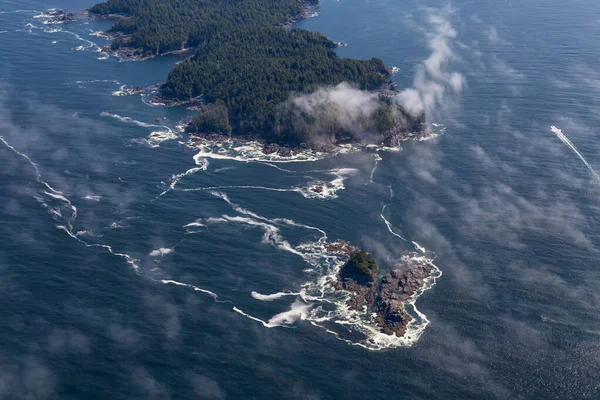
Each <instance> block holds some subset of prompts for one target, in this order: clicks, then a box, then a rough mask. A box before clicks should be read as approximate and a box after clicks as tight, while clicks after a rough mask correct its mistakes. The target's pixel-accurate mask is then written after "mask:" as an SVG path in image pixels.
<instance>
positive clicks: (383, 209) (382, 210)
mask: <svg viewBox="0 0 600 400" xmlns="http://www.w3.org/2000/svg"><path fill="white" fill-rule="evenodd" d="M387 206H388V204H385V205H384V206H383V207H382V208H381V214H379V216H380V217H381V219H382V220H383V222H384V223H385V226H386V227H387V229H388V231H389V232H390V233H391V234H392V235H394V236H396V237H397V238H400V239H402V240H404V241H405V242H408V240H406V239H405V238H404V237H402V236H401V235H400V234H398V233H396V232H395V231H394V227H393V226H392V224H391V223H390V221H388V220H387V219H386V218H385V217H384V215H383V212H384V211H385V209H386V207H387Z"/></svg>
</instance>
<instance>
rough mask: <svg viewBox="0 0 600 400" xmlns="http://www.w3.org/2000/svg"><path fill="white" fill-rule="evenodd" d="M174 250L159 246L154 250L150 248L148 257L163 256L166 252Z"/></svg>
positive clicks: (169, 252)
mask: <svg viewBox="0 0 600 400" xmlns="http://www.w3.org/2000/svg"><path fill="white" fill-rule="evenodd" d="M174 251H175V249H174V248H168V247H161V248H159V249H156V250H152V251H151V252H150V254H149V255H150V257H163V256H166V255H167V254H171V253H173V252H174Z"/></svg>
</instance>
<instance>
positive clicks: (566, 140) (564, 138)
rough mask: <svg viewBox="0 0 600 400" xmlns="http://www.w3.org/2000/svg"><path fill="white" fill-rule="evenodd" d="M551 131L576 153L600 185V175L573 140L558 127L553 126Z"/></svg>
mask: <svg viewBox="0 0 600 400" xmlns="http://www.w3.org/2000/svg"><path fill="white" fill-rule="evenodd" d="M550 130H551V131H552V132H553V133H554V134H555V135H556V136H557V137H558V138H559V139H560V140H561V141H562V142H563V143H564V144H565V145H567V147H568V148H570V149H571V151H573V153H575V155H576V156H577V157H578V158H579V159H580V160H581V162H582V163H583V165H585V166H586V168H587V169H588V170H589V171H590V172H591V174H592V176H593V177H594V179H595V180H596V182H598V183H600V175H598V173H597V172H596V171H595V170H594V168H592V166H591V165H590V163H588V162H587V160H586V159H585V157H584V156H583V154H581V153H580V152H579V150H577V147H575V145H574V144H573V142H571V140H569V138H568V137H567V135H565V134H564V133H563V131H562V130H560V129H558V128H557V127H556V126H554V125H552V126H551V127H550Z"/></svg>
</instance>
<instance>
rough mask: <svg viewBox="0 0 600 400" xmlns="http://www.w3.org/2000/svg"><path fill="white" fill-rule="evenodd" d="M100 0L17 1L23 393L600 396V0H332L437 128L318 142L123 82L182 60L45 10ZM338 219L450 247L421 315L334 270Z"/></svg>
mask: <svg viewBox="0 0 600 400" xmlns="http://www.w3.org/2000/svg"><path fill="white" fill-rule="evenodd" d="M92 3H93V2H89V1H80V0H56V1H55V2H53V3H48V2H45V1H42V0H26V1H20V2H16V1H14V0H10V1H4V2H2V3H0V82H1V83H0V137H1V142H2V143H0V174H1V175H0V179H1V180H0V182H1V183H2V184H1V185H0V205H1V208H0V209H1V210H2V214H1V219H0V244H1V245H0V398H1V399H4V398H6V399H21V398H23V399H25V398H36V399H81V398H85V399H109V398H110V399H130V398H161V399H166V398H170V399H184V398H185V399H189V398H210V399H224V398H229V399H238V398H239V399H242V398H243V399H246V398H256V399H267V398H268V399H270V398H286V399H287V398H291V399H337V398H344V399H354V398H356V399H365V398H369V399H370V398H411V399H415V398H418V399H420V398H423V399H475V398H486V399H492V398H497V399H507V398H511V399H513V398H516V399H518V398H522V399H566V398H569V399H579V398H591V399H593V398H600V312H599V310H600V295H599V293H600V291H599V290H598V289H599V288H600V275H599V274H598V272H597V271H598V261H597V260H598V259H599V257H598V256H599V246H600V237H599V236H598V227H599V224H598V223H599V221H598V218H599V214H598V198H599V195H600V191H599V188H600V182H599V179H598V175H597V174H596V172H595V169H596V167H598V168H600V158H599V155H598V154H600V152H599V150H600V145H599V143H598V140H597V127H598V126H599V123H600V113H598V110H599V109H600V70H598V65H600V47H598V43H600V4H599V3H597V2H593V1H589V0H574V1H571V2H569V3H568V5H565V3H564V2H559V1H556V0H548V1H545V2H540V1H533V0H524V1H520V2H517V1H511V0H507V1H498V2H491V1H482V0H481V1H454V2H452V3H450V4H449V3H447V2H442V1H437V0H431V1H427V2H425V1H418V0H408V1H405V2H401V3H399V2H393V1H388V0H380V1H377V2H375V1H371V0H339V1H331V0H323V1H322V2H321V6H320V8H319V10H318V12H319V15H318V16H317V17H315V18H310V19H306V20H302V21H299V22H298V23H297V26H299V27H302V28H306V29H311V30H317V31H320V32H323V33H324V34H325V35H327V36H328V37H330V38H331V39H332V40H336V41H343V42H347V43H348V46H347V47H343V48H340V49H339V54H340V55H342V56H348V57H356V58H370V57H380V58H382V59H383V60H384V61H385V63H386V64H387V65H390V66H396V67H398V68H399V72H398V73H397V74H396V75H394V77H393V79H394V80H395V81H396V82H397V83H398V85H399V87H400V88H402V89H404V90H403V95H402V96H401V98H400V99H401V101H404V102H405V104H407V105H410V106H412V107H419V106H420V107H424V108H425V109H426V110H427V112H428V119H429V121H430V122H431V123H433V124H435V125H434V128H435V130H436V132H437V133H438V136H437V137H436V138H434V139H432V140H428V141H420V142H405V143H403V144H402V146H401V148H400V149H380V148H372V149H368V150H363V151H352V150H350V149H345V150H344V151H341V152H339V153H338V154H336V155H333V156H329V157H319V156H318V155H317V156H315V155H306V156H303V157H302V158H300V159H297V160H294V161H293V162H289V160H287V161H286V160H280V159H265V158H264V157H261V156H260V154H258V153H257V152H256V151H255V149H253V148H252V147H251V146H247V145H241V144H235V143H233V144H232V143H226V144H222V145H220V146H208V147H205V148H202V149H198V148H191V147H190V146H189V145H188V144H189V143H188V137H187V136H186V135H185V134H182V133H180V132H179V131H178V130H177V128H176V126H177V124H178V120H179V118H182V117H185V116H189V115H191V113H190V112H188V111H185V110H182V109H179V108H165V107H160V106H152V105H149V104H148V98H142V97H140V96H117V95H116V94H118V93H115V92H118V91H119V90H121V88H122V87H123V86H124V85H125V87H133V86H137V85H147V84H154V83H157V82H160V81H161V80H163V79H165V77H166V75H167V73H168V71H169V69H170V68H172V66H173V64H174V63H175V62H177V61H179V60H178V59H177V58H169V57H165V58H157V59H153V60H148V61H144V62H141V63H137V62H119V61H118V60H116V59H114V58H110V57H107V56H106V55H104V54H103V53H101V51H100V48H101V47H102V46H103V45H105V44H106V43H107V41H106V39H104V38H102V37H100V36H97V35H96V34H94V33H95V32H98V31H100V30H102V29H106V28H107V27H108V26H110V23H108V22H101V21H87V20H81V21H78V22H76V23H73V24H69V25H45V24H44V21H45V20H46V18H44V16H43V13H44V11H45V10H47V9H48V8H50V7H59V8H67V9H69V10H80V9H84V8H86V7H89V6H90V5H91V4H92ZM162 117H166V119H164V120H163V119H162ZM157 118H159V119H160V121H157ZM552 127H554V128H552ZM315 184H324V185H325V188H326V191H325V192H324V195H322V196H316V195H314V193H312V192H311V191H310V190H309V187H310V186H311V185H315ZM337 239H343V240H347V241H349V242H350V243H352V244H354V245H360V246H361V247H363V248H365V249H367V250H369V251H370V252H372V253H373V254H375V255H376V257H377V258H378V260H379V261H380V263H381V264H382V266H383V267H384V268H390V267H391V266H392V265H393V263H394V262H395V261H397V260H399V259H401V258H402V257H403V256H405V255H406V254H407V252H411V251H416V252H417V253H418V254H419V255H420V262H432V263H434V264H435V265H436V266H437V267H438V268H439V269H440V273H439V274H438V276H437V279H436V281H435V282H433V281H431V282H430V285H429V286H428V287H429V290H427V291H425V292H424V293H423V294H421V295H420V296H419V297H418V298H417V299H416V302H415V306H416V309H414V308H412V307H410V306H409V310H410V311H411V312H412V313H413V314H414V315H415V317H416V323H415V324H414V325H413V329H412V330H411V331H410V337H406V338H403V339H393V340H390V339H389V338H385V337H382V336H381V335H374V334H373V332H371V331H369V330H368V326H367V325H364V324H363V323H361V322H360V321H357V320H356V318H355V316H352V315H348V314H347V313H344V310H343V309H342V308H340V307H339V305H340V304H342V303H343V299H342V298H338V297H336V296H333V295H331V294H330V293H329V294H328V293H324V292H321V291H322V290H325V289H324V288H325V285H323V282H324V280H325V279H326V276H327V274H331V273H334V272H335V266H336V263H335V257H332V256H331V255H328V254H325V253H324V252H323V251H321V250H320V246H321V245H322V244H324V243H325V242H332V241H335V240H337Z"/></svg>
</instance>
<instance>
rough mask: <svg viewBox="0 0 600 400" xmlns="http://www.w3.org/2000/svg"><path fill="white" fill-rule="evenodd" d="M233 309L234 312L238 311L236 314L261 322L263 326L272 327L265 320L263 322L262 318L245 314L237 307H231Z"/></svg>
mask: <svg viewBox="0 0 600 400" xmlns="http://www.w3.org/2000/svg"><path fill="white" fill-rule="evenodd" d="M233 311H235V312H236V313H238V314H242V315H243V316H244V317H246V318H250V319H251V320H253V321H256V322H260V323H261V324H263V326H264V327H265V328H272V326H270V325H269V324H268V323H266V322H265V321H263V320H262V319H260V318H256V317H253V316H252V315H250V314H246V313H245V312H243V311H242V310H240V309H239V308H237V307H233Z"/></svg>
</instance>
